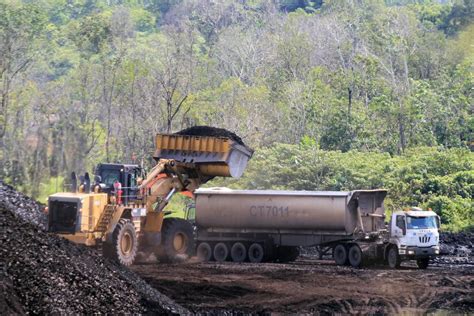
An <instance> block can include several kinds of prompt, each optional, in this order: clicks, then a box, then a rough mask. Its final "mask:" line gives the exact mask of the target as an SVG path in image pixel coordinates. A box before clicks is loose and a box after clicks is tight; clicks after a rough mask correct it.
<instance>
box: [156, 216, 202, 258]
mask: <svg viewBox="0 0 474 316" xmlns="http://www.w3.org/2000/svg"><path fill="white" fill-rule="evenodd" d="M162 238H163V239H162V248H163V252H164V256H163V257H161V258H160V261H164V262H181V261H184V260H186V259H188V258H190V257H191V256H192V255H193V249H194V236H193V226H192V225H191V223H189V222H188V221H186V220H184V219H181V218H166V219H165V220H164V221H163V229H162Z"/></svg>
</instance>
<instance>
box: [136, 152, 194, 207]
mask: <svg viewBox="0 0 474 316" xmlns="http://www.w3.org/2000/svg"><path fill="white" fill-rule="evenodd" d="M189 173H192V174H193V177H190V174H189ZM201 182H202V181H201V176H200V175H199V172H198V169H197V167H196V166H194V164H185V163H180V162H177V161H175V160H171V159H160V160H159V162H158V164H157V165H156V166H155V167H154V168H153V169H152V170H151V172H150V174H149V175H148V176H147V178H146V179H145V180H143V182H142V184H141V185H140V186H139V189H140V193H141V196H142V197H143V198H144V200H145V201H146V209H147V212H152V211H155V212H161V211H162V210H163V209H164V208H165V206H166V205H167V204H168V202H169V201H170V199H171V197H172V196H173V195H174V194H175V193H178V192H183V191H189V192H192V191H194V190H195V189H197V188H198V187H199V185H200V184H201ZM155 203H157V204H156V206H155V207H153V205H154V204H155Z"/></svg>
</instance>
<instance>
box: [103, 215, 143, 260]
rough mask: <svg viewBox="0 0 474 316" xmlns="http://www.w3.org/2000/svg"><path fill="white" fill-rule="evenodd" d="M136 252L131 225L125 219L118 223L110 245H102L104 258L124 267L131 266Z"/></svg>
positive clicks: (135, 237) (135, 239) (136, 242)
mask: <svg viewBox="0 0 474 316" xmlns="http://www.w3.org/2000/svg"><path fill="white" fill-rule="evenodd" d="M137 250H138V239H137V233H136V231H135V226H133V223H132V222H131V221H130V220H128V219H125V218H122V219H120V220H119V221H118V223H117V226H115V229H114V232H113V233H112V243H111V244H109V243H104V245H103V253H104V256H106V257H108V258H110V259H112V260H114V261H117V262H118V263H120V264H122V265H124V266H131V265H132V264H133V262H134V261H135V257H136V256H137Z"/></svg>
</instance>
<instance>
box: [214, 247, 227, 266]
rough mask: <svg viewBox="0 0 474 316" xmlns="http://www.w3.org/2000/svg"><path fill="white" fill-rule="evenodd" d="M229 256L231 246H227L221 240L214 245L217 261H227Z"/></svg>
mask: <svg viewBox="0 0 474 316" xmlns="http://www.w3.org/2000/svg"><path fill="white" fill-rule="evenodd" d="M228 256H229V247H227V245H226V244H224V243H223V242H220V243H218V244H217V245H215V246H214V259H216V261H217V262H224V261H226V260H227V257H228Z"/></svg>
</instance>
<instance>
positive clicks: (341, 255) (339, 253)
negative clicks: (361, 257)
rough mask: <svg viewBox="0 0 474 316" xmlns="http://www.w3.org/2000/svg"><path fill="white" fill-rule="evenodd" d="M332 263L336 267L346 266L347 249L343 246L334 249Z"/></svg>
mask: <svg viewBox="0 0 474 316" xmlns="http://www.w3.org/2000/svg"><path fill="white" fill-rule="evenodd" d="M333 257H334V261H335V262H336V264H337V265H338V266H343V265H345V264H347V248H346V246H344V245H343V244H339V245H337V246H336V247H334V251H333Z"/></svg>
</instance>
